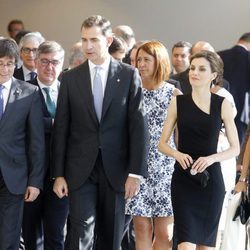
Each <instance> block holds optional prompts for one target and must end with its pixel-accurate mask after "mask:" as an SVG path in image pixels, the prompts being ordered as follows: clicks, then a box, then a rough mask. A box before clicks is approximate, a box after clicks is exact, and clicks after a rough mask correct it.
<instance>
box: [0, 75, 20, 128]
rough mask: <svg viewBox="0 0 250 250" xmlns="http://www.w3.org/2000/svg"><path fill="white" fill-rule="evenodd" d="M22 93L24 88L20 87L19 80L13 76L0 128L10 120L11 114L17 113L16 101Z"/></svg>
mask: <svg viewBox="0 0 250 250" xmlns="http://www.w3.org/2000/svg"><path fill="white" fill-rule="evenodd" d="M21 93H22V89H21V87H20V83H19V82H18V80H16V79H15V78H13V80H12V83H11V87H10V93H9V98H8V101H7V104H6V107H5V111H4V114H3V117H2V119H1V122H0V128H1V127H2V126H3V124H4V123H5V122H6V121H7V120H8V118H9V116H10V115H11V114H15V109H16V105H15V101H16V100H17V99H18V98H19V95H20V94H21Z"/></svg>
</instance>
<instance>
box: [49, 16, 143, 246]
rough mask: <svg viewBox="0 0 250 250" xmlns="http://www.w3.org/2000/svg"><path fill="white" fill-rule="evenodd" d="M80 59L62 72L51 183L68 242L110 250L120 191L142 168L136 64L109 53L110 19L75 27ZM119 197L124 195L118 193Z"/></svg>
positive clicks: (117, 239) (117, 229) (120, 221)
mask: <svg viewBox="0 0 250 250" xmlns="http://www.w3.org/2000/svg"><path fill="white" fill-rule="evenodd" d="M81 35H82V43H83V51H84V54H85V56H86V58H87V59H88V60H87V61H86V62H84V63H83V64H82V65H80V66H78V67H76V68H74V69H72V70H70V71H67V72H65V73H63V76H62V83H61V88H60V93H59V97H58V106H57V114H56V119H55V126H54V129H55V130H54V155H53V158H54V164H55V166H54V177H56V180H55V184H54V191H55V192H56V194H57V195H58V196H59V197H64V196H65V195H66V196H67V195H68V194H69V213H70V221H71V226H72V227H71V230H70V237H69V238H70V244H69V249H86V250H88V249H92V246H93V241H94V232H95V235H96V241H95V242H96V247H97V249H98V250H102V249H103V250H104V249H105V250H106V249H109V250H118V249H119V248H120V244H121V239H122V234H123V230H124V217H125V215H124V210H125V199H126V198H130V197H133V196H134V195H136V194H137V192H138V190H139V184H140V176H145V175H146V155H147V132H146V131H147V129H146V121H145V117H144V114H143V112H142V89H141V80H140V77H139V74H138V71H137V70H136V69H134V68H133V67H131V66H129V65H127V64H123V63H121V62H118V61H115V60H113V59H112V58H111V56H110V55H109V53H108V48H109V46H110V44H111V43H112V30H111V25H110V22H109V21H108V20H106V19H104V18H103V17H101V16H91V17H89V18H87V19H86V20H85V21H84V22H83V24H82V28H81ZM124 198H125V199H124Z"/></svg>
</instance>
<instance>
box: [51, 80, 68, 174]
mask: <svg viewBox="0 0 250 250" xmlns="http://www.w3.org/2000/svg"><path fill="white" fill-rule="evenodd" d="M69 112H70V110H69V106H68V89H67V80H66V79H65V77H62V82H61V87H60V91H59V95H58V100H57V110H56V117H55V121H54V131H53V142H52V143H53V146H52V177H54V178H55V177H62V176H64V162H65V155H66V149H67V148H66V147H67V138H68V128H69V118H70V114H69Z"/></svg>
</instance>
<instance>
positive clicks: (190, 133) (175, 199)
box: [171, 94, 225, 247]
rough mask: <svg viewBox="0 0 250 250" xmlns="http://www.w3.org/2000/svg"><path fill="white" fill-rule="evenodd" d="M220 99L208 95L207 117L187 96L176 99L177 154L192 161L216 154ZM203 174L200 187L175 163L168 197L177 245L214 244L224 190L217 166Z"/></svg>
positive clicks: (219, 123) (217, 164) (219, 127)
mask: <svg viewBox="0 0 250 250" xmlns="http://www.w3.org/2000/svg"><path fill="white" fill-rule="evenodd" d="M223 99H224V98H223V97H220V96H218V95H216V94H211V104H210V113H209V114H207V113H205V112H203V111H202V110H201V109H199V107H198V106H196V104H195V103H194V101H193V99H192V96H191V94H188V95H183V96H177V127H178V132H179V143H178V147H179V151H181V152H183V153H187V154H189V155H190V156H191V157H192V158H193V159H197V158H199V157H200V156H208V155H211V154H214V153H216V152H217V142H218V137H219V132H220V129H221V125H222V120H221V105H222V101H223ZM207 171H208V172H209V174H210V178H209V181H208V185H207V186H206V187H205V188H203V187H201V186H200V185H198V184H197V183H195V182H194V181H193V180H192V179H191V178H190V176H189V175H188V174H187V173H186V172H185V171H184V170H183V169H182V168H181V166H180V165H179V163H178V162H176V164H175V171H174V173H173V178H172V183H171V194H172V204H173V210H174V220H175V227H176V234H177V242H178V244H179V243H181V242H191V243H194V244H198V245H205V246H210V247H214V246H215V244H216V235H217V229H218V224H219V219H220V214H221V209H222V205H223V199H224V195H225V187H224V182H223V177H222V173H221V167H220V164H219V163H214V164H212V165H211V166H209V167H208V168H207Z"/></svg>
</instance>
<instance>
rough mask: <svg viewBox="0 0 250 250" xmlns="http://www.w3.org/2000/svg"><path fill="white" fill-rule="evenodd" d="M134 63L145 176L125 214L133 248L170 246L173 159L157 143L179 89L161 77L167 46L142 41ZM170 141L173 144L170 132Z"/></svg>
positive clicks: (165, 67)
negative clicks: (144, 134) (145, 136)
mask: <svg viewBox="0 0 250 250" xmlns="http://www.w3.org/2000/svg"><path fill="white" fill-rule="evenodd" d="M136 66H137V67H138V70H139V72H140V75H141V78H142V85H143V91H144V109H145V113H146V114H147V116H148V129H149V138H150V139H149V140H150V143H149V154H148V161H147V164H148V177H147V178H142V179H141V185H140V191H139V193H138V194H137V195H136V196H135V197H133V198H132V199H129V200H128V201H127V204H126V214H130V215H132V216H133V222H134V229H135V238H136V249H137V250H148V249H152V248H153V249H171V238H172V229H173V211H172V204H171V196H170V185H171V178H172V173H173V171H174V163H175V160H174V158H171V157H167V156H165V155H163V154H162V153H160V152H159V151H158V149H157V145H158V143H159V139H160V136H161V133H162V128H163V124H164V121H165V119H166V116H167V110H168V105H169V103H170V101H171V99H172V97H173V96H174V95H177V94H180V93H181V92H180V91H179V90H177V89H176V88H175V87H174V86H173V85H171V84H170V83H168V82H167V81H165V80H166V79H168V77H169V73H170V62H169V57H168V53H167V50H166V48H165V47H164V45H163V44H161V43H160V42H158V41H150V42H147V43H145V44H143V45H142V46H141V47H140V48H139V49H138V51H137V56H136ZM170 143H171V145H173V146H174V136H173V135H172V136H171V139H170ZM153 236H154V237H153Z"/></svg>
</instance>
